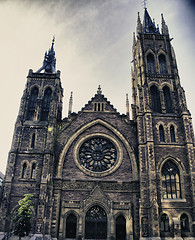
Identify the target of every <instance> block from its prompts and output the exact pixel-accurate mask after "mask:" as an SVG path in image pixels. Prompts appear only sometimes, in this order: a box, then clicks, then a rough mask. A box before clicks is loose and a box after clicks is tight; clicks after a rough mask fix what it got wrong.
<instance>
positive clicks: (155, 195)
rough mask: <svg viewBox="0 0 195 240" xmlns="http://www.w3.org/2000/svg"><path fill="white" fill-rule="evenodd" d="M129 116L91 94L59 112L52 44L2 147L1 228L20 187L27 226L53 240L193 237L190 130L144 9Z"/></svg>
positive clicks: (165, 35)
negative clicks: (29, 212) (28, 197)
mask: <svg viewBox="0 0 195 240" xmlns="http://www.w3.org/2000/svg"><path fill="white" fill-rule="evenodd" d="M132 50H133V68H132V105H131V109H132V120H130V118H129V111H128V108H129V103H128V99H127V114H126V115H125V114H123V115H121V114H120V113H118V112H117V111H116V109H115V108H114V107H113V105H112V104H111V103H110V102H109V101H108V100H107V98H106V97H105V96H104V95H103V93H102V90H101V88H100V87H99V88H98V90H97V93H96V94H95V95H94V97H92V98H91V100H90V101H89V102H88V103H87V104H86V105H85V106H84V107H83V108H82V109H81V111H80V112H78V113H72V112H71V108H72V99H70V105H69V116H68V117H67V118H65V119H62V117H61V115H62V98H63V88H62V86H61V80H60V71H57V72H56V71H55V62H56V59H55V51H54V41H53V42H52V47H51V49H50V50H49V51H48V53H46V55H45V59H44V62H43V66H42V67H41V68H40V69H39V70H38V71H37V72H33V71H32V70H29V74H28V77H27V83H26V86H25V89H24V93H23V96H22V99H21V104H20V109H19V114H18V117H17V120H16V124H15V130H14V136H13V142H12V146H11V150H10V152H9V157H8V164H7V169H6V175H5V180H4V185H3V197H2V200H1V210H0V231H1V232H9V231H10V230H11V224H12V214H13V212H14V211H15V210H16V209H17V207H18V205H17V204H18V201H19V200H20V199H21V198H22V197H23V195H24V194H26V193H31V194H33V195H34V198H33V202H34V207H33V218H32V225H33V228H32V233H33V234H35V235H34V236H45V237H47V238H50V237H51V238H55V239H60V240H61V239H83V240H84V239H110V240H111V239H116V240H131V239H170V238H171V239H172V238H174V239H183V238H184V239H194V236H195V225H194V224H195V209H194V201H195V190H194V187H195V184H194V183H195V177H194V176H195V169H194V167H195V165H194V133H193V128H192V120H191V115H190V112H189V110H188V108H187V104H186V99H185V92H184V90H183V88H182V86H181V84H180V79H179V75H178V69H177V65H176V58H175V54H174V50H173V47H172V45H171V39H170V36H169V32H168V27H167V25H166V23H165V20H164V18H163V15H162V29H161V32H160V31H159V29H158V27H156V26H155V24H154V23H153V22H152V20H151V18H150V16H149V14H148V11H147V9H145V13H144V20H143V23H141V20H140V17H139V15H138V20H137V32H136V36H135V35H134V39H133V48H132Z"/></svg>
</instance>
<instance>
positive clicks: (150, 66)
mask: <svg viewBox="0 0 195 240" xmlns="http://www.w3.org/2000/svg"><path fill="white" fill-rule="evenodd" d="M147 64H148V73H156V66H155V60H154V55H153V54H152V53H149V54H148V55H147Z"/></svg>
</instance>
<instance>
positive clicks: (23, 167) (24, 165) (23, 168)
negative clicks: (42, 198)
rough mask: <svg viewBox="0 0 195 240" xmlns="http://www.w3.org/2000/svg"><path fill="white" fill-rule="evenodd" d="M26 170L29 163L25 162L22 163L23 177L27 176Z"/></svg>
mask: <svg viewBox="0 0 195 240" xmlns="http://www.w3.org/2000/svg"><path fill="white" fill-rule="evenodd" d="M26 172H27V164H26V163H23V165H22V175H21V177H22V178H26Z"/></svg>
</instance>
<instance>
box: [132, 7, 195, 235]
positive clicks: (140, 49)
mask: <svg viewBox="0 0 195 240" xmlns="http://www.w3.org/2000/svg"><path fill="white" fill-rule="evenodd" d="M171 40H172V39H171V38H170V36H169V31H168V26H167V25H166V23H165V20H164V18H163V15H162V29H161V32H160V30H159V28H158V26H157V27H156V26H155V23H154V21H152V20H151V17H150V16H149V13H148V11H147V9H146V8H145V12H144V20H143V24H142V23H141V20H140V16H139V14H138V19H137V34H136V37H135V34H134V41H133V69H132V102H133V104H132V116H133V120H134V121H136V122H137V132H138V139H137V140H138V153H139V154H138V155H139V170H140V173H139V176H140V179H139V180H140V209H139V214H140V216H139V219H140V237H141V238H142V237H152V238H155V237H173V236H174V237H177V239H179V237H181V236H185V235H186V236H187V232H189V231H194V225H193V224H194V220H195V212H194V210H195V209H194V201H195V191H194V184H195V179H194V174H195V165H194V133H193V128H192V121H191V115H190V112H189V110H188V108H187V104H186V99H185V93H184V90H183V88H182V86H181V84H180V79H179V75H178V69H177V64H176V58H175V54H174V50H173V47H172V45H171ZM189 220H190V222H191V224H189ZM159 223H160V224H159Z"/></svg>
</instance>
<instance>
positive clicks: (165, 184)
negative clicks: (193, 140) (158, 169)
mask: <svg viewBox="0 0 195 240" xmlns="http://www.w3.org/2000/svg"><path fill="white" fill-rule="evenodd" d="M161 175H162V196H163V198H181V197H182V196H181V183H180V174H179V169H178V167H177V166H176V164H175V163H173V162H172V161H171V160H168V161H167V162H166V163H165V164H164V166H163V167H162V174H161Z"/></svg>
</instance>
